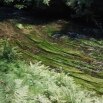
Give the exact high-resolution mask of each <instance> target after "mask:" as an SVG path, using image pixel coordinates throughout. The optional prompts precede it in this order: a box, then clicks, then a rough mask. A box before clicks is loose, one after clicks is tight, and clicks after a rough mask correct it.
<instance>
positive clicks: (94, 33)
mask: <svg viewBox="0 0 103 103" xmlns="http://www.w3.org/2000/svg"><path fill="white" fill-rule="evenodd" d="M8 19H15V20H16V21H17V22H20V23H23V24H32V25H44V24H48V23H51V22H55V21H57V20H67V21H68V23H66V24H65V25H64V24H63V26H62V29H61V30H60V31H59V32H58V31H55V32H54V33H53V35H54V37H57V38H58V37H60V36H62V35H66V36H69V37H71V38H87V37H88V38H96V39H103V32H102V31H101V29H100V28H98V27H97V25H96V24H95V23H93V22H92V21H91V20H89V21H88V22H87V21H86V19H83V18H77V19H76V18H75V19H71V17H70V16H68V13H67V12H65V13H64V12H55V11H54V12H49V11H48V10H47V11H46V10H42V11H41V9H40V10H39V9H38V10H35V12H34V11H33V12H31V11H28V10H19V9H17V8H12V7H8V8H7V7H1V8H0V21H5V20H8Z"/></svg>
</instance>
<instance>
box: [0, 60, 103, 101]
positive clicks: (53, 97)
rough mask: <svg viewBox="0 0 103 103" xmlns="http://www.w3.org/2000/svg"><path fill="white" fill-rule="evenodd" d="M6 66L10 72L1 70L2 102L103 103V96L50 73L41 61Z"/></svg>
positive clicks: (17, 62)
mask: <svg viewBox="0 0 103 103" xmlns="http://www.w3.org/2000/svg"><path fill="white" fill-rule="evenodd" d="M5 65H6V66H8V70H9V71H8V72H7V73H5V72H2V71H0V78H1V79H0V84H1V85H0V102H1V103H103V102H102V97H101V98H100V97H96V96H95V94H94V93H92V92H89V91H87V90H83V89H81V88H80V86H77V84H76V83H75V81H74V80H73V78H72V77H70V76H68V75H65V74H64V73H56V72H54V71H49V69H50V68H48V67H45V66H44V65H41V63H40V62H39V63H36V64H32V63H30V66H28V65H27V64H25V63H24V62H21V61H16V62H15V63H8V64H5Z"/></svg>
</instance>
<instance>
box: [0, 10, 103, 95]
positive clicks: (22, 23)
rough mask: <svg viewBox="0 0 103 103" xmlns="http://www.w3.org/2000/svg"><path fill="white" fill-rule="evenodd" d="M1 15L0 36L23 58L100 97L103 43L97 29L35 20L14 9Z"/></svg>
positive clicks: (1, 11)
mask: <svg viewBox="0 0 103 103" xmlns="http://www.w3.org/2000/svg"><path fill="white" fill-rule="evenodd" d="M0 14H1V15H0V32H1V31H2V34H3V35H4V37H7V38H10V39H11V40H10V42H11V43H12V46H15V45H16V46H18V47H19V49H20V51H21V52H22V58H24V59H25V60H27V61H29V62H30V61H32V62H34V61H35V62H36V61H42V63H43V64H45V65H47V66H50V67H51V68H54V69H53V70H54V71H56V72H62V71H64V72H65V73H67V74H68V75H70V76H72V77H74V78H75V81H76V82H77V83H78V84H81V85H82V87H83V88H88V89H90V90H95V91H96V92H97V93H99V94H103V39H102V37H101V38H99V36H98V35H101V34H102V33H101V32H100V30H99V29H98V28H95V27H92V28H89V27H88V26H85V25H83V24H81V25H80V24H78V23H75V22H72V21H68V20H64V19H61V20H60V19H59V20H58V19H56V20H55V19H53V20H47V19H41V18H40V17H35V18H34V17H31V16H30V14H28V13H27V12H25V11H20V10H17V9H14V10H11V9H7V8H1V10H0ZM0 34H1V33H0ZM93 34H94V35H95V36H93ZM94 37H98V38H99V39H95V38H94Z"/></svg>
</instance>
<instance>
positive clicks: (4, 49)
mask: <svg viewBox="0 0 103 103" xmlns="http://www.w3.org/2000/svg"><path fill="white" fill-rule="evenodd" d="M2 42H3V43H2V45H1V58H3V59H5V60H7V61H8V62H10V61H13V60H15V59H16V58H17V57H18V56H19V57H20V55H21V53H19V52H18V49H17V47H12V46H11V44H10V43H9V40H3V41H2Z"/></svg>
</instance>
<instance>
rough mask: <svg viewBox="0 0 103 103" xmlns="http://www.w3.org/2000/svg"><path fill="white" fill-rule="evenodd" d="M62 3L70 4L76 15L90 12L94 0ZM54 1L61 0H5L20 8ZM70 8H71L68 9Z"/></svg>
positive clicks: (75, 0)
mask: <svg viewBox="0 0 103 103" xmlns="http://www.w3.org/2000/svg"><path fill="white" fill-rule="evenodd" d="M61 1H62V3H63V4H64V3H65V6H66V5H68V6H69V7H71V8H72V9H73V10H74V11H75V13H76V15H78V16H80V15H85V14H88V13H90V11H89V8H90V7H91V4H92V3H93V0H61ZM52 2H54V4H55V3H56V4H58V3H59V2H58V1H57V0H54V1H53V0H4V3H7V4H11V3H13V4H14V5H16V7H18V8H23V7H26V6H27V7H28V6H29V7H30V6H33V7H36V6H37V7H45V6H46V5H47V6H49V4H51V3H52ZM55 9H56V8H55ZM68 10H69V9H68Z"/></svg>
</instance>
